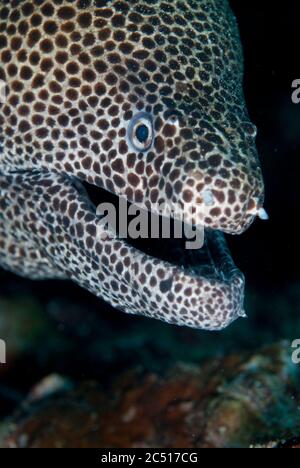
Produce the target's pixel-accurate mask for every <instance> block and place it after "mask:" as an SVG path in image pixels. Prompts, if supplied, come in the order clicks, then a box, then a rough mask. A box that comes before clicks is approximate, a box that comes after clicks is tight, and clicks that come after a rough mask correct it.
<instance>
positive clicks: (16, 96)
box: [0, 0, 265, 330]
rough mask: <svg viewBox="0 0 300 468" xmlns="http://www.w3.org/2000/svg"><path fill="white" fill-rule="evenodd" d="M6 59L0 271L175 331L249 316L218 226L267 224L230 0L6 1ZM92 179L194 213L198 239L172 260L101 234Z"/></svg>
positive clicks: (2, 10)
mask: <svg viewBox="0 0 300 468" xmlns="http://www.w3.org/2000/svg"><path fill="white" fill-rule="evenodd" d="M0 57H1V62H0V79H1V80H2V85H3V86H4V88H5V100H4V102H3V103H2V104H1V110H0V127H1V154H0V210H1V213H0V264H1V266H2V267H3V268H5V269H7V270H10V271H12V272H15V273H17V274H19V275H22V276H25V277H29V278H32V279H47V278H59V279H71V280H73V281H75V282H76V283H78V284H79V285H81V286H82V287H83V288H85V289H87V290H89V291H90V292H91V293H93V294H95V295H97V296H98V297H100V298H102V299H104V300H106V301H107V302H109V303H110V304H111V305H113V306H114V307H116V308H118V309H120V310H123V311H125V312H127V313H130V314H142V315H145V316H147V317H152V318H155V319H160V320H163V321H165V322H168V323H173V324H177V325H185V326H190V327H194V328H199V329H205V330H220V329H223V328H224V327H226V326H227V325H229V324H230V323H231V322H233V321H234V320H235V319H236V318H238V317H242V316H244V315H245V312H244V308H243V300H244V277H243V275H242V273H241V272H240V271H239V270H238V269H237V268H236V267H235V265H234V263H233V261H232V259H231V256H230V253H229V251H228V249H227V247H226V243H225V240H224V237H223V233H229V234H240V233H242V232H244V231H245V230H246V229H247V228H248V227H249V226H250V224H251V223H252V222H253V220H254V219H255V218H256V217H257V216H260V217H262V218H263V217H264V215H265V211H264V210H263V201H264V186H263V179H262V173H261V169H260V165H259V160H258V155H257V151H256V147H255V136H256V128H255V126H254V125H253V124H252V123H251V122H250V120H249V117H248V114H247V110H246V106H245V101H244V96H243V89H242V78H243V56H242V50H241V45H240V39H239V33H238V28H237V24H236V20H235V18H234V15H233V13H232V12H231V10H230V7H229V5H228V3H227V1H226V0H174V1H172V2H170V1H162V0H147V1H144V0H130V1H129V0H111V1H105V0H98V1H97V0H95V1H88V0H78V1H77V0H76V1H75V0H73V1H62V0H45V1H43V0H36V1H27V0H11V1H5V2H4V1H2V2H1V4H0ZM3 86H2V87H3ZM2 94H3V90H2ZM87 186H88V187H92V186H94V187H98V188H99V190H100V189H101V190H100V192H99V194H100V193H101V194H102V195H103V194H105V193H113V194H114V195H115V196H117V197H122V198H125V199H126V200H127V201H128V202H131V203H136V204H138V205H139V206H142V207H144V208H146V209H147V210H150V211H151V210H152V209H154V208H153V207H154V206H155V204H156V203H157V202H163V201H166V200H168V201H171V202H173V203H179V204H180V203H181V202H183V204H182V205H181V206H183V208H182V209H185V208H184V207H185V206H186V204H187V203H188V204H197V206H200V210H199V212H197V219H195V218H194V217H193V214H190V215H189V213H188V212H187V213H185V215H186V217H185V219H186V220H187V223H190V224H191V225H201V226H203V227H204V228H205V230H206V233H207V236H206V242H205V246H204V247H203V249H201V250H199V251H197V252H193V253H191V252H190V253H189V254H188V253H187V252H182V258H184V260H180V256H179V257H177V258H176V259H175V256H174V257H173V258H171V259H169V260H166V259H165V258H163V256H160V255H156V256H154V255H152V254H151V253H145V252H143V251H142V250H141V249H138V248H136V247H134V246H133V245H131V244H130V242H128V241H127V240H125V239H121V238H110V237H109V236H108V237H106V238H105V236H101V232H99V228H98V225H99V217H98V216H97V212H96V209H95V205H94V203H92V200H91V197H90V196H89V195H88V194H89V190H88V189H87ZM102 195H101V196H102ZM170 248H171V242H170ZM161 250H165V248H164V249H161Z"/></svg>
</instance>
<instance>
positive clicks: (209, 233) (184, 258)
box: [85, 184, 246, 331]
mask: <svg viewBox="0 0 300 468" xmlns="http://www.w3.org/2000/svg"><path fill="white" fill-rule="evenodd" d="M85 187H86V188H87V190H88V195H89V199H90V201H92V204H93V206H94V207H95V205H97V203H95V201H94V200H93V198H94V197H93V194H92V196H90V193H91V191H90V187H89V186H88V184H85ZM99 190H100V194H101V197H102V196H103V193H104V196H105V195H106V196H107V195H108V197H110V198H111V197H113V198H115V201H116V199H118V197H115V196H112V195H111V194H108V193H107V192H106V191H105V190H103V189H99ZM92 191H95V187H93V188H92ZM96 191H98V188H96ZM100 201H101V202H103V198H101V199H100ZM98 204H99V194H98ZM205 232H206V235H205V243H204V246H203V248H202V249H200V250H198V251H195V250H186V249H185V248H184V247H183V243H184V240H181V244H180V243H179V244H178V240H172V239H169V240H167V241H166V239H161V240H158V241H154V242H153V240H151V239H147V240H144V241H143V242H136V241H133V242H132V241H131V240H130V239H126V240H124V239H120V238H118V237H116V236H115V233H113V236H112V237H111V238H109V239H106V240H104V241H103V242H104V243H105V244H106V245H105V247H106V246H109V248H110V249H115V248H116V245H118V248H119V250H120V249H121V250H122V248H123V249H126V250H127V252H128V255H127V257H128V259H127V263H126V264H125V263H124V264H125V267H126V273H125V274H121V275H120V274H118V272H117V271H116V267H115V265H114V264H110V265H107V264H106V272H107V273H109V274H110V275H112V276H113V277H114V278H115V279H117V281H118V282H119V286H120V287H121V286H122V285H123V286H124V287H125V288H127V290H128V289H129V290H130V299H128V295H126V296H125V295H124V296H123V297H122V296H116V295H113V294H112V295H110V291H109V290H106V291H105V290H101V286H100V290H99V291H94V290H91V292H93V293H94V294H96V295H98V296H99V297H102V298H104V299H105V300H106V301H108V302H109V303H110V304H111V305H113V306H114V307H116V308H118V309H120V310H123V311H125V312H127V313H130V314H138V315H144V316H147V317H151V318H155V319H159V320H162V321H164V322H167V323H171V324H176V325H179V326H188V327H192V328H196V329H202V330H209V331H216V330H222V329H224V328H226V327H227V326H228V325H230V324H231V323H232V322H233V321H235V320H236V319H237V318H240V317H246V314H245V311H244V307H243V304H244V287H245V280H244V276H243V274H242V273H241V272H240V271H239V270H238V269H237V267H236V266H235V265H234V263H233V260H232V258H231V255H230V252H229V249H228V247H227V244H226V241H225V238H224V235H223V234H222V233H221V232H220V231H216V230H206V231H205ZM163 252H164V253H167V255H166V254H162V253H163ZM99 265H100V268H101V258H100V259H99ZM108 269H109V271H108ZM121 289H122V288H121Z"/></svg>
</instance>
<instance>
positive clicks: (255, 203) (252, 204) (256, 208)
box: [247, 198, 269, 221]
mask: <svg viewBox="0 0 300 468" xmlns="http://www.w3.org/2000/svg"><path fill="white" fill-rule="evenodd" d="M247 214H250V215H253V216H258V217H259V218H260V219H262V220H263V221H267V220H268V219H269V215H268V213H267V212H266V210H265V209H264V208H263V206H262V204H261V202H260V200H259V199H258V198H251V200H250V201H249V204H248V208H247Z"/></svg>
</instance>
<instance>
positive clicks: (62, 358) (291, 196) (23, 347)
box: [0, 0, 300, 413]
mask: <svg viewBox="0 0 300 468" xmlns="http://www.w3.org/2000/svg"><path fill="white" fill-rule="evenodd" d="M230 4H231V5H232V8H233V10H234V12H235V13H236V16H237V19H238V23H239V27H240V31H241V37H242V43H243V46H244V51H245V94H246V100H247V104H248V108H249V112H250V116H251V118H252V120H253V122H254V123H255V124H256V125H257V127H258V129H259V133H258V139H257V146H258V150H259V153H260V157H261V163H262V167H263V172H264V177H265V183H266V204H265V208H266V209H267V211H268V212H269V215H270V221H269V222H261V221H257V222H256V223H255V224H254V225H253V226H252V227H251V228H250V229H249V231H248V232H247V233H245V234H243V235H242V236H240V237H230V238H229V239H228V240H229V243H230V247H231V251H232V254H233V257H234V260H235V262H236V263H237V265H238V266H239V267H240V269H241V270H242V271H243V272H244V273H245V275H246V279H247V297H246V309H247V313H248V315H249V318H248V320H244V321H238V322H236V323H235V324H234V325H233V326H231V327H230V328H229V329H228V330H226V331H224V332H221V333H204V332H201V331H194V330H188V329H183V328H178V327H175V326H169V325H165V324H163V323H160V322H155V321H151V320H147V319H145V318H142V317H135V316H127V315H125V314H123V313H121V312H118V311H116V310H113V309H112V308H110V307H109V306H107V305H106V304H104V303H103V302H102V301H99V300H97V299H96V298H94V297H93V296H91V295H90V294H88V293H87V292H86V291H84V290H82V289H80V288H78V287H77V286H75V285H74V284H72V283H69V282H53V281H50V282H41V283H34V282H31V281H27V280H24V279H20V278H18V277H16V276H14V275H10V274H8V273H6V272H0V337H3V338H5V339H7V342H8V349H9V353H10V355H9V366H8V367H5V368H1V369H0V375H1V372H2V375H1V380H0V412H1V411H2V413H8V412H9V411H10V409H11V408H12V407H13V406H14V405H15V403H16V401H17V400H18V395H19V396H20V398H21V397H22V395H23V394H25V392H26V391H27V390H28V389H29V388H30V387H31V385H32V384H33V383H35V382H36V381H37V380H39V379H40V378H41V377H42V376H44V375H47V374H48V373H53V372H59V373H61V374H67V375H70V376H72V377H73V378H75V379H90V378H97V379H100V380H101V381H102V383H103V384H106V383H108V382H109V381H110V380H111V378H113V377H114V376H116V375H119V374H120V372H123V371H124V370H127V369H128V368H131V367H133V366H134V367H135V366H142V367H143V368H146V369H153V370H156V371H160V370H162V369H163V368H165V367H169V366H172V365H174V364H175V363H176V362H178V361H185V362H196V361H197V362H198V361H199V360H201V359H202V358H203V357H207V356H210V355H217V354H223V353H225V352H229V351H237V350H239V349H243V350H244V349H253V348H257V347H259V346H262V345H265V344H267V343H269V342H275V341H279V340H281V339H287V340H293V339H295V338H300V322H299V315H300V314H299V313H300V262H299V260H300V258H299V245H298V243H299V242H298V240H299V231H298V207H299V201H300V195H299V193H300V181H299V174H300V162H299V161H300V104H299V105H298V106H297V105H295V104H293V103H292V100H291V94H292V88H291V83H292V81H293V80H295V79H297V78H299V79H300V50H299V29H300V28H299V26H300V5H299V3H298V2H296V1H294V0H293V1H292V0H289V1H285V2H284V3H281V2H280V3H279V4H278V6H277V5H274V4H273V2H272V3H271V2H268V1H264V2H262V1H261V0H260V1H258V0H251V1H250V0H248V1H245V0H244V1H241V0H232V1H231V2H230Z"/></svg>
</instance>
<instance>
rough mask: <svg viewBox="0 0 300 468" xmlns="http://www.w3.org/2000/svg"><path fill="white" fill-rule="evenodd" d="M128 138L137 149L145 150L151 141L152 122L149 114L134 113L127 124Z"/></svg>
mask: <svg viewBox="0 0 300 468" xmlns="http://www.w3.org/2000/svg"><path fill="white" fill-rule="evenodd" d="M129 140H130V143H131V145H132V146H133V147H134V149H135V150H137V151H142V152H144V151H147V150H148V149H149V148H150V147H151V145H152V142H153V122H152V118H151V116H150V115H148V114H146V113H141V114H138V115H136V116H135V117H134V118H133V119H132V121H131V124H130V126H129Z"/></svg>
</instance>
